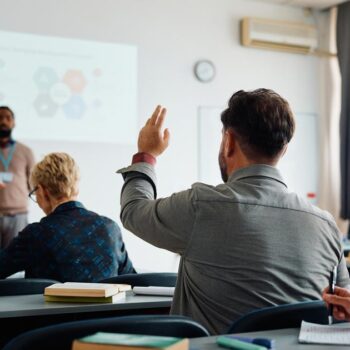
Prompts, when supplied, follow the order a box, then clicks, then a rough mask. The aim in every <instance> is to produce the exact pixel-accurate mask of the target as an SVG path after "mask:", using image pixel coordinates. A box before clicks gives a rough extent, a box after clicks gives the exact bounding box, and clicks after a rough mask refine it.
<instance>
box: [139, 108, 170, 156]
mask: <svg viewBox="0 0 350 350" xmlns="http://www.w3.org/2000/svg"><path fill="white" fill-rule="evenodd" d="M165 115H166V109H165V108H163V107H162V106H157V108H156V109H155V111H154V112H153V114H152V116H151V118H149V119H148V120H147V122H146V124H145V126H144V127H143V128H142V129H141V131H140V133H139V139H138V151H139V152H144V153H148V154H150V155H152V156H153V157H158V156H159V155H161V154H162V153H163V152H164V151H165V149H166V148H167V147H168V145H169V138H170V133H169V130H168V129H165V130H164V132H163V131H162V127H163V123H164V119H165Z"/></svg>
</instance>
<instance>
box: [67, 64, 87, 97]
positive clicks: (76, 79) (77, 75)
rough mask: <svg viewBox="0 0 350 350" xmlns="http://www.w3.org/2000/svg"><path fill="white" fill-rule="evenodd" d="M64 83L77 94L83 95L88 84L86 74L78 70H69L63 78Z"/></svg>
mask: <svg viewBox="0 0 350 350" xmlns="http://www.w3.org/2000/svg"><path fill="white" fill-rule="evenodd" d="M63 81H64V82H65V83H66V84H67V86H69V88H70V89H71V91H72V92H73V93H75V94H79V93H81V92H82V91H83V90H84V89H85V86H86V84H87V82H86V79H85V77H84V74H83V73H82V71H81V70H78V69H70V70H68V71H67V72H66V74H65V75H64V77H63Z"/></svg>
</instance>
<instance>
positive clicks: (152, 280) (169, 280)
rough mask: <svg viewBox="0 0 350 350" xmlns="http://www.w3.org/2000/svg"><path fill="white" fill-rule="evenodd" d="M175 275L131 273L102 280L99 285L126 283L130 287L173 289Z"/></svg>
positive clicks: (166, 273) (167, 273) (168, 273)
mask: <svg viewBox="0 0 350 350" xmlns="http://www.w3.org/2000/svg"><path fill="white" fill-rule="evenodd" d="M176 279H177V273H172V272H152V273H132V274H127V275H120V276H115V277H110V278H106V279H103V280H101V281H99V282H101V283H126V284H131V286H132V287H133V286H141V287H147V286H160V287H175V285H176Z"/></svg>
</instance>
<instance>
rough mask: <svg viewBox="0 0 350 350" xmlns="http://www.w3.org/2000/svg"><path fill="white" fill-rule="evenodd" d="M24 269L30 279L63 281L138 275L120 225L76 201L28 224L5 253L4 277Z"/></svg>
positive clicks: (0, 272)
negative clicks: (126, 247)
mask: <svg viewBox="0 0 350 350" xmlns="http://www.w3.org/2000/svg"><path fill="white" fill-rule="evenodd" d="M23 270H24V271H25V276H26V277H27V278H49V279H55V280H58V281H62V282H65V281H71V282H97V281H99V280H101V279H103V278H108V277H112V276H116V275H120V274H126V273H133V272H134V269H133V266H132V263H131V261H130V259H129V257H128V253H127V251H126V249H125V245H124V242H123V239H122V235H121V231H120V229H119V227H118V225H117V224H116V223H115V222H114V221H112V220H110V219H108V218H106V217H104V216H100V215H98V214H96V213H94V212H91V211H88V210H87V209H85V207H84V206H83V205H82V204H81V203H80V202H75V201H71V202H66V203H63V204H61V205H59V206H58V207H57V208H56V209H55V210H54V211H53V212H52V213H50V214H49V215H47V216H46V217H44V218H43V219H41V221H40V222H38V223H33V224H30V225H28V226H27V227H26V228H25V229H24V230H23V231H21V232H20V233H19V235H18V237H16V238H14V240H13V241H12V242H11V244H10V245H9V246H8V247H7V248H6V249H4V250H1V251H0V278H5V277H7V276H9V275H11V274H13V273H15V272H18V271H23Z"/></svg>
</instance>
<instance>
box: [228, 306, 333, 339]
mask: <svg viewBox="0 0 350 350" xmlns="http://www.w3.org/2000/svg"><path fill="white" fill-rule="evenodd" d="M303 320H304V321H308V322H314V323H321V324H327V322H328V313H327V307H326V305H325V303H324V302H323V301H319V300H317V301H306V302H301V303H295V304H286V305H280V306H272V307H267V308H263V309H258V310H255V311H252V312H249V313H248V314H246V315H244V316H242V317H241V318H239V319H238V320H237V321H235V322H234V323H233V324H232V326H231V327H230V329H229V330H228V332H227V333H243V332H257V331H266V330H271V329H282V328H296V327H300V324H301V321H303Z"/></svg>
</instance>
